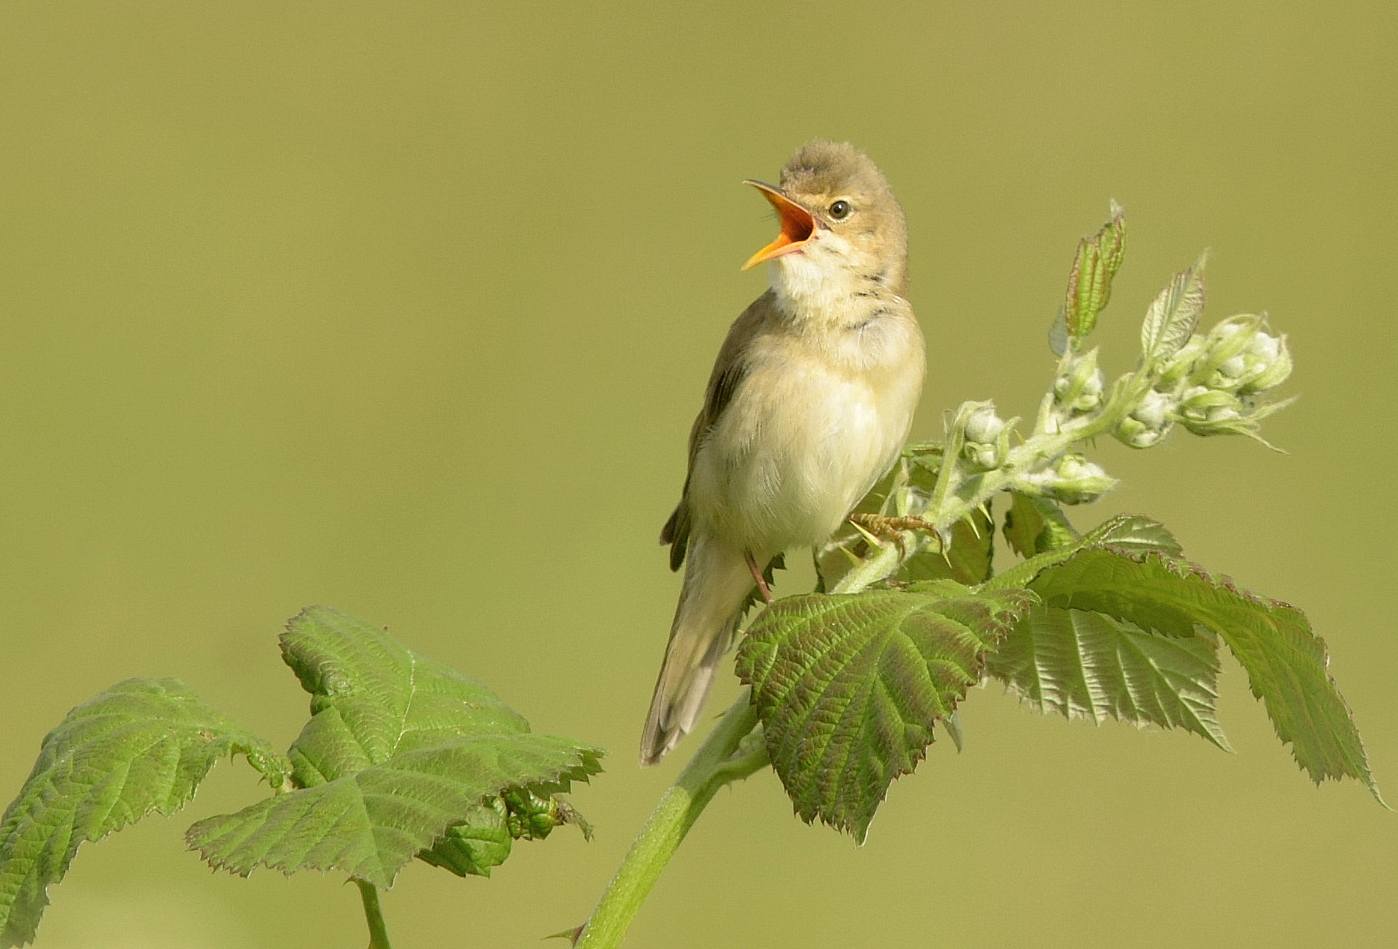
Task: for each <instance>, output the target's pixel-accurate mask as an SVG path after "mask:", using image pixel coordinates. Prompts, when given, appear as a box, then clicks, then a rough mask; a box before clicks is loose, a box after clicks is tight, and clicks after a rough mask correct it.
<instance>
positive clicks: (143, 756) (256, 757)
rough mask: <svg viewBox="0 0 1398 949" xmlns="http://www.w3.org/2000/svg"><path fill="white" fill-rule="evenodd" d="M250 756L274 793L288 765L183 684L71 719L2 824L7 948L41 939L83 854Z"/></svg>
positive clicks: (0, 888)
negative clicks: (56, 896)
mask: <svg viewBox="0 0 1398 949" xmlns="http://www.w3.org/2000/svg"><path fill="white" fill-rule="evenodd" d="M230 754H242V755H245V756H247V759H248V761H249V762H251V763H252V765H253V767H255V768H257V769H258V770H259V771H260V772H262V773H263V774H264V775H266V776H267V779H268V780H269V781H270V782H271V783H272V785H273V786H274V787H279V786H281V785H282V783H283V782H284V781H285V780H286V775H287V772H288V771H289V768H290V766H289V764H288V763H287V762H286V761H285V760H284V759H282V758H281V757H280V756H279V755H277V754H276V752H274V751H273V750H272V749H271V747H270V746H269V745H268V744H267V743H266V742H264V741H263V740H262V739H260V738H258V737H257V736H255V735H253V734H252V733H251V732H248V731H246V730H244V729H242V728H240V727H238V726H237V725H235V724H234V723H233V722H231V721H230V720H229V719H227V718H225V717H224V716H222V715H220V714H219V713H218V712H216V711H214V710H213V709H211V708H209V707H208V706H207V705H205V704H204V703H203V702H201V701H200V700H199V699H198V698H196V697H195V695H194V693H193V692H191V691H190V690H189V688H188V686H186V685H184V684H183V683H181V682H179V681H177V680H175V679H128V680H127V681H125V682H121V683H118V684H117V685H114V686H112V687H111V688H110V689H107V690H106V691H105V692H102V693H100V694H98V695H97V696H96V697H95V698H93V699H92V700H91V701H89V702H87V703H85V704H83V705H79V706H78V707H77V708H75V709H73V710H72V711H71V712H69V713H68V715H67V717H66V718H64V719H63V721H62V722H61V723H60V724H59V726H58V727H57V728H55V729H54V730H53V731H51V732H49V734H48V736H47V737H45V738H44V741H43V745H42V746H41V747H40V749H39V760H38V761H37V762H36V763H35V765H34V770H33V771H32V772H30V775H29V779H28V780H27V781H25V782H24V786H23V787H22V788H21V789H20V792H19V797H17V798H15V800H14V802H13V803H12V804H10V806H9V808H8V809H7V810H6V811H5V816H4V818H3V820H0V945H3V946H17V945H23V944H24V943H27V942H29V941H31V940H32V939H33V938H34V932H35V929H36V928H37V927H38V925H39V918H40V916H41V915H42V914H43V911H44V907H45V906H46V905H47V904H48V894H47V888H48V887H49V885H50V884H53V883H57V882H58V881H59V880H61V879H63V875H64V873H65V872H67V870H68V865H69V864H70V863H71V862H72V860H73V855H74V854H75V853H76V852H77V850H78V847H79V846H80V845H81V844H83V843H84V842H86V841H96V840H100V839H102V838H103V837H105V836H106V835H107V834H110V833H112V832H113V831H116V830H120V829H121V828H123V827H125V826H126V825H127V824H130V823H133V822H134V821H137V820H140V819H141V818H142V817H144V816H146V815H147V814H150V813H152V812H154V813H159V814H172V813H174V812H175V811H177V810H179V809H180V808H181V807H183V806H184V804H185V802H186V801H188V800H189V799H190V798H192V797H193V796H194V791H195V789H196V788H197V787H198V786H199V782H200V781H202V780H203V779H204V776H205V775H206V774H208V772H209V769H210V768H211V767H213V764H214V762H215V761H217V760H218V759H220V758H222V757H224V756H226V755H230Z"/></svg>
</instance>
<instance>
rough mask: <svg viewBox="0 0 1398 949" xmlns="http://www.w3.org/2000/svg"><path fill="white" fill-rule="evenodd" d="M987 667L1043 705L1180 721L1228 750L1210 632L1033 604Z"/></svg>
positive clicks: (1072, 715)
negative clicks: (1169, 631) (1162, 632)
mask: <svg viewBox="0 0 1398 949" xmlns="http://www.w3.org/2000/svg"><path fill="white" fill-rule="evenodd" d="M986 661H987V665H986V671H987V672H988V673H989V674H990V675H992V676H994V677H995V678H997V679H1000V680H1001V681H1002V682H1004V683H1005V685H1006V686H1007V687H1008V688H1009V689H1010V690H1011V691H1012V692H1014V693H1016V694H1017V695H1019V696H1020V698H1022V699H1024V700H1025V701H1026V702H1028V703H1029V704H1030V705H1031V706H1033V707H1034V708H1035V709H1037V710H1038V711H1040V712H1043V713H1045V714H1048V713H1050V712H1057V713H1059V714H1061V715H1063V716H1064V717H1066V718H1069V719H1085V720H1087V721H1091V722H1095V723H1097V724H1101V723H1102V722H1103V721H1105V720H1106V719H1108V718H1115V719H1117V720H1118V721H1123V722H1130V723H1132V724H1134V725H1138V726H1141V725H1146V724H1155V725H1160V726H1162V727H1164V728H1184V729H1186V730H1188V731H1192V732H1194V733H1195V734H1197V735H1201V736H1202V737H1204V738H1206V739H1208V740H1209V741H1211V742H1213V743H1214V744H1215V745H1218V746H1219V747H1220V748H1222V749H1224V750H1225V751H1227V750H1230V749H1229V748H1228V740H1227V739H1226V738H1225V737H1224V735H1223V729H1222V728H1221V727H1220V726H1219V724H1218V716H1217V711H1216V706H1215V703H1216V702H1217V699H1218V692H1217V689H1216V683H1217V680H1218V669H1219V667H1218V657H1217V647H1216V644H1215V641H1214V639H1213V637H1212V636H1211V635H1200V636H1191V637H1188V638H1182V637H1165V636H1156V635H1153V634H1151V633H1147V632H1144V631H1143V630H1141V629H1140V628H1139V627H1137V626H1135V625H1133V624H1131V623H1128V622H1126V621H1124V620H1118V619H1116V618H1114V617H1111V616H1107V615H1106V614H1104V613H1086V612H1083V611H1081V610H1064V609H1056V608H1054V607H1046V606H1036V607H1034V608H1032V609H1031V610H1029V612H1028V613H1027V614H1026V615H1025V617H1024V619H1022V620H1020V622H1019V624H1018V625H1017V626H1016V627H1015V628H1014V629H1013V630H1011V631H1010V632H1009V633H1007V634H1006V636H1005V638H1004V640H1003V641H1002V642H1001V644H1000V646H999V647H998V648H997V649H996V650H995V651H994V652H992V653H990V654H989V655H988V656H987V660H986Z"/></svg>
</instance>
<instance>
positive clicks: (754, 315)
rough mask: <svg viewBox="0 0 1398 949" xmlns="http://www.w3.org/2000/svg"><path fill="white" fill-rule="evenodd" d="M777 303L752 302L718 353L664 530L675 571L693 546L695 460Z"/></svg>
mask: <svg viewBox="0 0 1398 949" xmlns="http://www.w3.org/2000/svg"><path fill="white" fill-rule="evenodd" d="M774 300H775V296H774V294H773V293H772V291H771V290H768V291H767V292H766V293H764V294H762V296H760V297H758V298H757V299H756V300H754V301H752V303H751V304H749V306H748V308H747V309H746V310H744V311H743V313H742V315H741V316H739V317H738V318H737V319H736V320H734V321H733V325H732V326H730V327H729V328H728V337H727V338H726V339H724V341H723V346H722V348H720V349H719V351H718V358H717V359H716V360H714V368H713V371H712V372H711V373H709V385H708V387H707V388H706V389H705V390H704V407H703V408H701V409H700V410H699V415H698V416H697V417H696V418H695V419H694V425H693V427H691V428H690V430H689V468H688V470H687V472H686V474H685V478H684V491H683V492H682V493H681V494H680V503H679V504H678V505H676V506H675V511H674V513H673V514H671V515H670V519H669V520H668V521H666V522H665V526H664V527H663V528H661V531H660V543H661V544H669V545H670V569H671V570H678V569H680V565H681V564H683V563H684V554H685V548H686V547H687V545H688V543H689V528H690V517H689V479H690V478H691V477H692V476H693V474H694V459H695V457H696V456H698V454H699V448H700V446H701V445H703V444H704V438H705V437H706V436H707V435H708V434H709V429H711V428H713V427H714V425H715V423H717V422H718V420H719V417H720V416H721V415H723V411H724V409H726V408H728V405H729V403H731V402H732V401H733V396H734V394H735V393H736V392H737V391H738V386H739V385H741V384H742V381H743V379H744V378H746V376H747V374H748V371H749V368H750V367H749V364H748V361H747V359H746V358H744V357H745V356H746V354H747V351H748V347H749V345H750V344H751V342H752V339H753V337H754V336H756V335H757V333H758V332H759V330H760V329H761V327H762V324H763V323H764V321H765V319H766V317H767V315H768V313H769V312H770V311H771V309H772V306H773V303H774Z"/></svg>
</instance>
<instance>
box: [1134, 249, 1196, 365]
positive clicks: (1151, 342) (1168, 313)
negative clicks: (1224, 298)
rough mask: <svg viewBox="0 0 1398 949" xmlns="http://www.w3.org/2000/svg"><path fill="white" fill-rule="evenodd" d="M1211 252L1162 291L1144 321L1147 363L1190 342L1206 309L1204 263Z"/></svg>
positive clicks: (1143, 343)
mask: <svg viewBox="0 0 1398 949" xmlns="http://www.w3.org/2000/svg"><path fill="white" fill-rule="evenodd" d="M1208 259H1209V252H1208V251H1204V253H1202V254H1200V255H1199V259H1198V260H1196V261H1195V262H1194V265H1193V266H1192V267H1190V268H1189V269H1187V270H1181V271H1180V272H1179V273H1177V274H1175V276H1174V278H1173V279H1171V280H1170V283H1169V284H1168V285H1167V286H1166V287H1165V289H1164V290H1161V291H1160V295H1159V296H1157V297H1156V298H1155V300H1154V302H1152V303H1151V305H1150V309H1149V310H1147V311H1146V318H1145V321H1144V322H1143V323H1142V324H1141V358H1142V359H1143V360H1145V361H1146V363H1147V364H1150V363H1153V362H1162V361H1163V360H1165V359H1168V358H1169V357H1171V356H1173V355H1174V354H1175V353H1176V352H1178V351H1179V349H1180V347H1181V346H1183V345H1184V344H1185V343H1187V342H1189V337H1190V336H1191V335H1192V334H1193V332H1194V328H1195V327H1196V326H1197V325H1198V324H1199V316H1200V314H1202V313H1203V312H1204V265H1205V264H1206V263H1207V262H1208Z"/></svg>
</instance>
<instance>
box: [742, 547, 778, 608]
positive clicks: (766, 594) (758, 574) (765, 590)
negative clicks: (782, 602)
mask: <svg viewBox="0 0 1398 949" xmlns="http://www.w3.org/2000/svg"><path fill="white" fill-rule="evenodd" d="M743 559H744V560H746V561H747V564H748V569H749V570H751V571H752V578H753V579H754V580H756V581H757V589H758V590H759V591H761V593H762V599H763V601H764V602H767V603H771V602H772V588H771V587H769V586H767V578H766V577H764V576H763V575H762V569H761V568H760V567H758V566H757V561H756V560H753V559H752V554H751V552H749V551H746V550H745V551H743Z"/></svg>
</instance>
